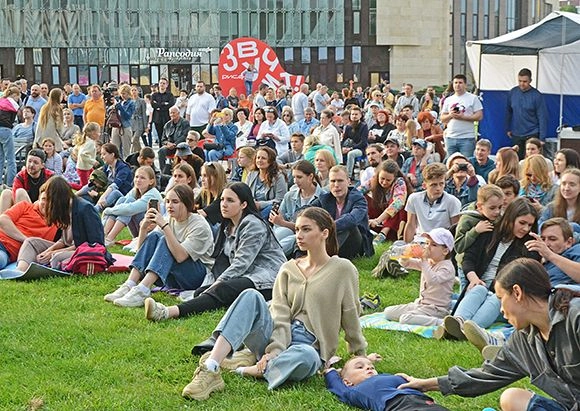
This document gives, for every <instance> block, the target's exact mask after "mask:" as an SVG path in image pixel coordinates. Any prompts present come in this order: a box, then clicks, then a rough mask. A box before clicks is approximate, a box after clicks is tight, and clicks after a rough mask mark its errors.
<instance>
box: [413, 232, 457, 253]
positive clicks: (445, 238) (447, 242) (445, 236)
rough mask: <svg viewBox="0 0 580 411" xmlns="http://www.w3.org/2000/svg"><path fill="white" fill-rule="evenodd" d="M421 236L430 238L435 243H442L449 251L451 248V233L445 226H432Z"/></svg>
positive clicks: (452, 241) (452, 240) (452, 242)
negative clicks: (432, 227)
mask: <svg viewBox="0 0 580 411" xmlns="http://www.w3.org/2000/svg"><path fill="white" fill-rule="evenodd" d="M421 236H422V237H426V238H429V239H431V241H433V242H434V243H436V244H440V245H444V246H445V247H447V249H448V250H449V251H452V250H453V244H454V242H455V241H454V239H453V234H451V231H449V230H447V229H445V228H434V229H433V230H431V231H429V232H428V233H423V234H421Z"/></svg>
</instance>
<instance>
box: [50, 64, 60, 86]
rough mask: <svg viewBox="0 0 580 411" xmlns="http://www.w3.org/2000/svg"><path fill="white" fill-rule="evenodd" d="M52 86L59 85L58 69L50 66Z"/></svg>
mask: <svg viewBox="0 0 580 411" xmlns="http://www.w3.org/2000/svg"><path fill="white" fill-rule="evenodd" d="M52 84H60V67H59V66H52Z"/></svg>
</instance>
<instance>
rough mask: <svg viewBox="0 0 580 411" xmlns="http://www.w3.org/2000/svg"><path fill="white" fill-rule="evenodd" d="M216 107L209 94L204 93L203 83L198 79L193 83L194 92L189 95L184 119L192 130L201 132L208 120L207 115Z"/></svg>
mask: <svg viewBox="0 0 580 411" xmlns="http://www.w3.org/2000/svg"><path fill="white" fill-rule="evenodd" d="M215 108H216V101H215V99H214V98H213V97H212V95H211V94H209V93H206V91H205V83H204V82H203V81H198V82H197V84H196V85H195V93H193V94H192V95H191V97H190V98H189V101H188V102H187V109H186V110H185V119H186V120H187V121H189V127H190V128H191V129H192V130H195V131H197V132H198V133H200V134H201V133H202V132H203V130H205V127H206V126H207V123H208V122H209V116H210V114H211V112H212V110H213V109H215Z"/></svg>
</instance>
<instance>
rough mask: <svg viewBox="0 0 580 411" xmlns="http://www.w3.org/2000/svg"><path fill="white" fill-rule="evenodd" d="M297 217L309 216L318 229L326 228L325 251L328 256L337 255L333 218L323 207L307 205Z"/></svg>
mask: <svg viewBox="0 0 580 411" xmlns="http://www.w3.org/2000/svg"><path fill="white" fill-rule="evenodd" d="M298 217H305V218H309V219H310V220H312V221H314V223H315V224H316V225H317V226H318V228H320V230H328V238H327V239H326V253H327V254H328V255H329V256H333V255H338V240H337V239H336V224H335V223H334V220H333V219H332V217H331V216H330V214H329V213H328V211H326V210H325V209H323V208H320V207H308V208H305V209H304V210H302V211H301V212H300V213H298V216H297V218H298Z"/></svg>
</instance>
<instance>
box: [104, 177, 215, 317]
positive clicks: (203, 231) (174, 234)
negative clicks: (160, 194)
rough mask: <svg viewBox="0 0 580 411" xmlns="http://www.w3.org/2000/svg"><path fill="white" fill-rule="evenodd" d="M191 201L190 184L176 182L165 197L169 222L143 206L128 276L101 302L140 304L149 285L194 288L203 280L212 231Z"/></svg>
mask: <svg viewBox="0 0 580 411" xmlns="http://www.w3.org/2000/svg"><path fill="white" fill-rule="evenodd" d="M193 204H194V203H193V190H192V189H191V187H189V186H187V185H185V184H177V185H176V186H174V187H173V188H172V189H171V190H169V191H168V192H167V194H166V196H165V207H166V209H167V215H168V216H169V219H168V220H165V218H163V215H162V214H161V213H160V212H159V210H158V209H157V208H149V209H148V210H147V212H146V213H145V218H144V219H143V221H142V222H141V225H140V227H139V237H138V243H137V247H138V249H139V250H138V251H137V254H136V255H135V258H134V259H133V263H132V264H131V272H130V273H129V278H127V281H125V282H124V283H123V284H121V286H120V287H119V288H118V289H117V290H115V291H114V292H112V293H110V294H107V295H105V301H109V302H112V303H113V304H115V305H118V306H121V307H142V306H143V303H144V301H145V299H146V298H147V297H149V296H151V287H153V285H154V284H161V285H165V286H167V287H170V288H179V289H183V290H195V289H196V288H198V287H199V286H200V285H201V284H202V282H203V280H204V279H205V276H206V275H207V274H208V273H210V269H211V267H212V265H213V260H212V259H211V257H210V256H211V254H212V252H213V235H212V232H211V228H210V226H209V224H208V222H207V221H206V219H205V218H203V217H202V216H200V215H199V214H197V213H195V211H194V205H193Z"/></svg>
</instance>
